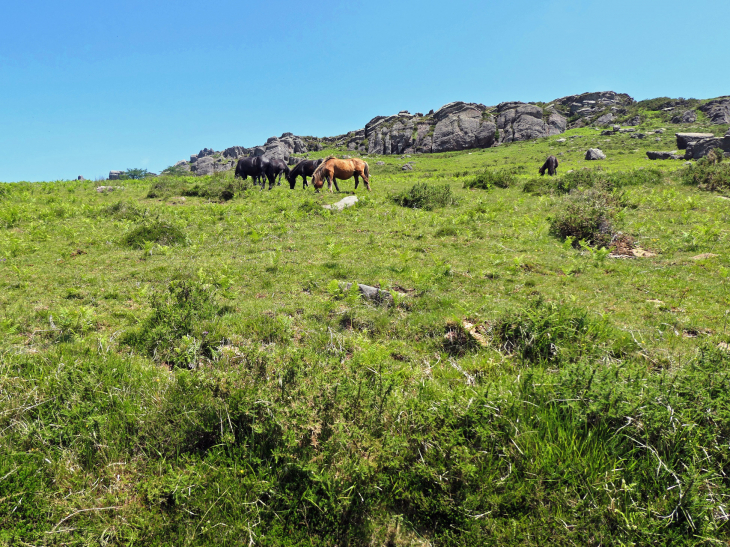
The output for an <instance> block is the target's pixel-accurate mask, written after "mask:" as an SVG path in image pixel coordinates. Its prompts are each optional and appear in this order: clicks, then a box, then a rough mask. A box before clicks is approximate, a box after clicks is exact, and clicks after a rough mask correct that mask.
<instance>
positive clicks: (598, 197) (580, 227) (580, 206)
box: [549, 187, 629, 248]
mask: <svg viewBox="0 0 730 547" xmlns="http://www.w3.org/2000/svg"><path fill="white" fill-rule="evenodd" d="M628 205H629V203H628V200H627V198H626V195H625V194H624V193H622V192H617V191H610V190H608V189H607V188H605V187H597V188H587V189H585V190H576V191H573V192H571V193H570V194H569V195H568V196H566V197H565V205H564V206H563V208H562V209H561V210H559V211H558V212H557V213H556V214H555V215H554V216H553V217H552V218H550V219H549V221H550V233H551V234H553V235H554V236H556V237H559V238H561V239H567V238H571V241H572V243H573V245H574V246H575V247H577V246H578V245H579V244H580V242H581V241H584V242H587V243H589V244H590V245H592V246H594V247H599V248H600V247H606V248H607V247H609V246H610V244H611V240H612V238H613V235H614V233H615V229H616V224H617V220H618V214H619V212H620V211H621V210H622V209H623V208H625V207H627V206H628Z"/></svg>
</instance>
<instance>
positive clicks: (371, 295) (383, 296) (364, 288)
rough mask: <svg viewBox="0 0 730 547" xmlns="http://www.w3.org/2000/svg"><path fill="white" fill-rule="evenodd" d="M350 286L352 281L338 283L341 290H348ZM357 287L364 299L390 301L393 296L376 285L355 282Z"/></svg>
mask: <svg viewBox="0 0 730 547" xmlns="http://www.w3.org/2000/svg"><path fill="white" fill-rule="evenodd" d="M350 287H352V283H340V289H342V290H343V291H349V290H350ZM357 288H358V289H359V290H360V294H361V295H362V297H363V298H365V299H366V300H372V301H373V302H392V301H393V296H392V295H391V294H390V293H389V292H388V291H384V290H382V289H379V288H377V287H371V286H370V285H363V284H362V283H358V284H357Z"/></svg>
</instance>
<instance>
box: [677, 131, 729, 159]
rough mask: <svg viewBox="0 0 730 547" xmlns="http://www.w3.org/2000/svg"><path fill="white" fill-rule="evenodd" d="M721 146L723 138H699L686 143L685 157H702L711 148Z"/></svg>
mask: <svg viewBox="0 0 730 547" xmlns="http://www.w3.org/2000/svg"><path fill="white" fill-rule="evenodd" d="M722 147H723V139H721V138H719V137H711V138H709V139H700V140H697V141H694V142H690V143H688V144H687V150H686V152H685V155H684V157H685V159H688V160H689V159H693V160H698V159H700V158H704V157H705V156H706V155H707V154H709V153H710V151H711V150H713V149H715V148H722Z"/></svg>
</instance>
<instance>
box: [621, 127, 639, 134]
mask: <svg viewBox="0 0 730 547" xmlns="http://www.w3.org/2000/svg"><path fill="white" fill-rule="evenodd" d="M634 131H636V129H634V128H633V127H624V128H623V129H619V130H618V132H619V133H633V132H634Z"/></svg>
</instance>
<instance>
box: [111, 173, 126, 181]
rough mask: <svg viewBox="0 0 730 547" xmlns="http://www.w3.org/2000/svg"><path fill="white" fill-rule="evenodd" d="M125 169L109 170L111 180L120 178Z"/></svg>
mask: <svg viewBox="0 0 730 547" xmlns="http://www.w3.org/2000/svg"><path fill="white" fill-rule="evenodd" d="M122 174H124V171H109V180H119V178H120V177H121V176H122Z"/></svg>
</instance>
